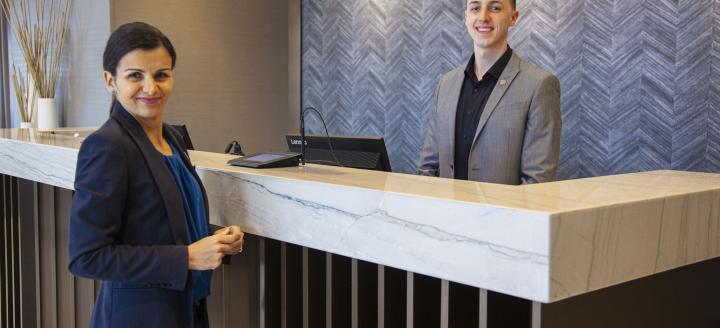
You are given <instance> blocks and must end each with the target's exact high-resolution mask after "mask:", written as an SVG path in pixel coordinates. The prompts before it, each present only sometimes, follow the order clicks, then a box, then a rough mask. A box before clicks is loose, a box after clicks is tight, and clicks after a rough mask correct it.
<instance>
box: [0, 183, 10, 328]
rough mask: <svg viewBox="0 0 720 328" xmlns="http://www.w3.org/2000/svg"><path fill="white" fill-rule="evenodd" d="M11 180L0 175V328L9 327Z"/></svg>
mask: <svg viewBox="0 0 720 328" xmlns="http://www.w3.org/2000/svg"><path fill="white" fill-rule="evenodd" d="M9 179H10V178H9V177H8V176H6V175H0V183H1V184H0V191H2V194H0V211H2V213H0V214H2V217H1V218H2V220H1V221H0V327H7V326H9V313H8V304H10V301H9V298H8V292H7V260H8V255H7V253H6V250H7V242H8V238H7V234H6V231H7V228H6V222H7V217H8V207H9V206H10V201H9V199H8V193H7V187H6V185H7V181H8V180H9Z"/></svg>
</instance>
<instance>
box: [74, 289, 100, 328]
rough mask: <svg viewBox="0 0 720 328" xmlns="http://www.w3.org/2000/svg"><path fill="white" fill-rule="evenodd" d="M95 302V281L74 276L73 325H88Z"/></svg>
mask: <svg viewBox="0 0 720 328" xmlns="http://www.w3.org/2000/svg"><path fill="white" fill-rule="evenodd" d="M94 304H95V282H94V281H93V280H92V279H87V278H80V277H75V326H76V327H89V324H90V318H91V317H92V310H93V305H94Z"/></svg>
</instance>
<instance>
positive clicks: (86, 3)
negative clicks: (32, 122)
mask: <svg viewBox="0 0 720 328" xmlns="http://www.w3.org/2000/svg"><path fill="white" fill-rule="evenodd" d="M109 8H110V6H109V0H74V1H73V5H72V7H71V14H70V22H69V27H70V31H69V34H68V39H67V41H66V44H65V49H64V51H63V58H62V61H63V63H62V67H61V70H60V76H59V81H58V89H57V90H56V100H57V104H58V111H59V115H60V117H59V122H60V125H61V126H99V125H100V124H101V123H102V122H104V121H105V119H107V114H108V109H109V106H110V98H109V97H108V96H107V92H105V88H104V87H103V85H102V52H103V49H104V46H105V41H107V38H108V36H110V19H109V15H110V14H109ZM9 43H10V44H9V47H10V54H11V61H14V62H15V63H16V65H18V68H22V70H23V72H24V70H25V63H24V60H23V57H22V53H21V51H20V48H19V47H18V45H17V40H15V37H14V36H12V35H11V36H10V38H9ZM10 69H11V70H12V67H11V68H10ZM10 92H11V96H12V97H11V101H10V107H11V110H10V111H11V117H12V127H18V126H19V121H20V119H19V115H18V112H17V102H16V101H15V96H14V95H15V94H14V92H15V90H12V86H11V90H10Z"/></svg>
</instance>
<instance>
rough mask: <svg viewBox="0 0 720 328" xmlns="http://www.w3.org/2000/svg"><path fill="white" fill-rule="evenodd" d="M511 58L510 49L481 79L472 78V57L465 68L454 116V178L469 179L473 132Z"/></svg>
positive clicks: (473, 70) (473, 57)
mask: <svg viewBox="0 0 720 328" xmlns="http://www.w3.org/2000/svg"><path fill="white" fill-rule="evenodd" d="M510 57H512V49H510V48H509V47H508V49H507V51H505V53H504V54H503V55H502V56H501V57H500V58H499V59H498V60H497V62H495V64H494V65H493V66H492V67H491V68H490V70H488V71H487V73H485V75H484V76H483V77H482V79H481V80H478V79H477V77H475V55H472V57H470V62H469V63H468V65H467V67H466V68H465V80H464V81H463V85H462V89H461V90H462V91H461V92H460V98H459V100H458V108H457V115H456V116H455V168H454V171H455V179H460V180H467V179H468V170H469V168H468V160H469V158H470V148H471V147H472V144H473V141H474V139H475V132H476V130H477V127H478V123H479V122H480V116H481V115H482V112H483V110H484V109H485V105H486V104H487V101H488V98H490V94H491V93H492V91H493V89H494V88H495V84H496V83H497V81H498V79H500V74H502V72H503V70H504V69H505V66H507V63H508V62H509V61H510Z"/></svg>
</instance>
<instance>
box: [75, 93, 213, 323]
mask: <svg viewBox="0 0 720 328" xmlns="http://www.w3.org/2000/svg"><path fill="white" fill-rule="evenodd" d="M163 136H164V137H165V139H166V140H167V141H168V142H169V143H170V144H172V145H173V146H174V147H175V149H177V150H178V151H179V152H180V153H181V158H182V160H183V162H184V163H185V165H186V166H187V167H188V168H189V169H190V171H191V172H192V173H193V175H194V176H195V178H196V179H198V182H200V178H199V177H198V175H197V173H196V172H195V169H194V167H193V166H192V164H191V162H190V159H189V157H188V155H187V150H186V148H185V146H184V143H182V142H180V140H181V136H178V135H177V134H176V132H174V131H173V130H171V129H168V126H167V125H165V124H163ZM200 186H201V189H202V192H203V198H204V199H205V211H206V214H208V203H207V195H206V193H205V189H204V187H203V186H202V183H200ZM206 217H209V215H206ZM185 224H186V223H185V210H184V209H183V203H182V199H181V196H180V192H179V190H178V187H177V185H176V183H175V180H174V178H173V176H172V173H171V172H170V170H169V169H168V168H167V166H166V165H165V163H164V162H163V160H162V154H160V153H159V152H158V151H157V150H156V149H155V147H154V146H153V145H152V143H151V142H150V140H149V139H148V138H147V135H146V134H145V132H144V131H143V129H142V127H141V126H140V124H139V123H138V122H137V121H136V120H135V118H134V117H133V116H132V115H131V114H130V113H128V112H127V111H126V110H125V109H124V108H123V107H122V106H121V105H119V103H117V104H116V105H115V106H114V108H113V110H112V113H111V114H110V118H109V119H108V120H107V121H106V122H105V123H104V124H103V126H102V127H100V129H99V130H97V131H95V132H94V133H93V134H91V135H90V136H88V137H87V139H85V141H83V143H82V146H81V147H80V153H79V155H78V161H77V170H76V173H75V194H74V196H73V202H72V207H71V210H70V241H69V255H70V265H69V269H70V272H72V273H73V274H75V275H77V276H81V277H87V278H92V279H97V280H102V286H101V288H100V293H99V295H98V296H97V300H96V303H95V308H94V309H93V315H92V319H91V323H90V326H91V327H191V326H192V324H193V318H192V315H193V311H192V304H191V302H192V286H191V284H192V280H191V279H188V277H189V270H188V251H187V245H188V237H187V231H186V227H185Z"/></svg>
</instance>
